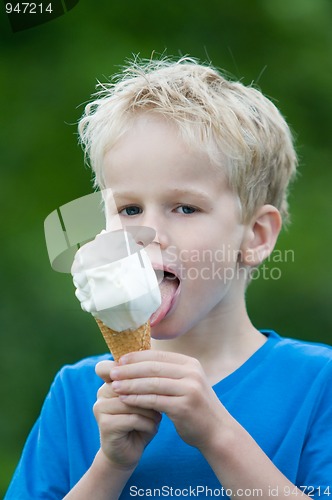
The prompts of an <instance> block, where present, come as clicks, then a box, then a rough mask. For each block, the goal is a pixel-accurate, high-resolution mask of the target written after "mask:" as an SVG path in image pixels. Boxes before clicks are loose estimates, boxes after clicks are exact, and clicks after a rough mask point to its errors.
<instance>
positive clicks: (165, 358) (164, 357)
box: [119, 349, 197, 365]
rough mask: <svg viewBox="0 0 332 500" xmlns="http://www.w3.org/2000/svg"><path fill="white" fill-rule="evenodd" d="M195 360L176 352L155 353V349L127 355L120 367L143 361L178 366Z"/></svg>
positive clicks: (122, 358)
mask: <svg viewBox="0 0 332 500" xmlns="http://www.w3.org/2000/svg"><path fill="white" fill-rule="evenodd" d="M194 359H195V358H190V357H189V356H185V355H184V354H179V353H176V352H165V351H155V350H153V349H148V350H146V351H137V352H130V353H128V354H125V355H124V356H122V357H121V358H120V360H119V365H128V364H131V363H140V362H142V361H157V362H159V363H174V364H178V365H185V364H187V363H188V361H190V360H194ZM196 361H197V360H196Z"/></svg>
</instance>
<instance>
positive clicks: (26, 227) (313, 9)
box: [0, 0, 332, 494]
mask: <svg viewBox="0 0 332 500" xmlns="http://www.w3.org/2000/svg"><path fill="white" fill-rule="evenodd" d="M331 23H332V3H331V2H330V1H329V0H293V1H292V2H289V1H288V0H278V1H273V0H272V1H271V0H252V1H250V2H248V1H247V0H238V1H236V2H231V1H230V0H207V1H206V2H204V3H203V4H202V3H201V2H198V1H196V0H191V1H190V2H189V0H183V1H182V2H175V1H174V0H169V1H168V2H158V3H156V2H151V1H149V0H141V1H140V2H137V1H134V0H128V1H127V2H126V3H123V2H112V3H110V2H108V1H107V0H98V2H92V1H83V0H81V2H79V3H78V5H77V6H76V7H75V8H73V9H72V10H71V11H70V12H68V13H67V14H66V15H65V16H62V17H59V18H57V19H55V20H54V21H52V22H49V23H47V24H43V25H40V26H37V27H35V28H31V29H29V30H25V31H20V32H17V33H12V32H11V30H10V26H9V23H8V20H7V19H6V18H5V15H4V14H3V16H2V17H1V35H0V40H1V49H0V50H1V60H2V63H1V73H2V78H1V82H0V89H1V93H0V95H1V117H2V127H1V130H2V133H1V136H0V141H1V158H2V161H1V167H0V168H1V203H2V207H3V208H2V217H1V224H2V230H1V233H2V235H3V236H2V245H1V257H2V263H3V265H2V283H3V295H2V300H1V306H0V307H1V323H2V328H1V334H0V335H1V336H0V342H1V346H0V347H1V348H0V367H1V368H0V369H1V375H2V376H1V392H0V397H1V401H2V411H1V417H0V418H1V426H0V429H1V430H0V432H1V436H0V440H1V443H2V452H1V455H0V461H1V464H0V470H1V476H0V479H1V482H0V494H1V493H4V490H5V489H6V486H7V484H8V482H9V479H10V476H11V474H12V472H13V469H14V466H15V464H16V462H17V460H18V458H19V455H20V451H21V448H22V445H23V443H24V440H25V438H26V435H27V432H28V431H29V429H30V428H31V425H32V423H33V422H34V420H35V418H36V417H37V415H38V412H39V409H40V405H41V403H42V400H43V399H44V397H45V394H46V392H47V390H48V387H49V385H50V383H51V381H52V378H53V377H54V375H55V373H56V371H57V370H58V369H59V368H60V367H61V366H62V365H63V364H65V363H71V362H74V361H76V360H78V359H80V358H81V357H83V356H88V355H92V354H95V353H96V352H102V351H103V350H104V345H103V341H102V339H101V338H100V336H99V335H97V333H96V334H95V333H94V332H97V330H96V326H95V325H94V322H93V321H92V320H91V319H90V318H88V317H87V315H84V314H83V313H81V310H80V307H79V305H78V303H77V301H76V299H75V297H74V294H73V286H72V284H71V280H70V277H68V276H66V275H60V274H57V273H55V272H53V271H52V270H51V268H50V265H49V262H48V257H47V253H46V248H45V243H44V236H43V221H44V219H45V217H46V216H47V215H48V214H49V213H50V212H51V211H53V210H54V209H55V208H56V207H58V206H60V205H62V204H64V203H66V202H68V201H71V200H73V199H75V198H78V197H80V196H83V195H85V194H87V193H89V192H91V176H90V172H89V171H88V170H87V169H86V168H84V166H83V156H82V153H81V151H80V149H79V147H78V146H77V139H76V129H75V122H76V121H77V119H78V117H79V116H80V114H81V112H82V106H80V107H77V106H78V105H79V104H80V103H83V102H84V101H86V100H87V99H88V97H89V95H90V94H91V92H93V90H94V86H95V83H96V80H97V79H98V80H101V81H102V80H105V78H107V77H108V76H109V75H111V74H112V73H113V72H114V71H117V70H118V66H119V65H121V64H123V62H124V60H125V59H126V58H127V57H130V56H131V55H132V54H137V53H140V55H141V56H142V57H150V55H151V54H152V53H153V51H156V52H157V53H163V52H165V51H166V53H167V54H170V55H172V54H175V55H177V54H180V53H181V54H189V55H192V56H195V57H198V58H200V59H202V60H211V61H212V63H213V64H215V65H217V66H219V67H222V68H225V70H227V72H229V73H231V74H233V75H234V76H235V77H236V78H240V79H242V80H243V81H244V82H245V83H251V82H253V83H254V84H256V85H259V86H260V87H261V88H262V89H263V91H264V93H265V94H266V95H268V96H272V98H273V99H275V101H276V102H277V105H278V106H279V107H280V109H281V111H282V112H283V114H284V115H285V116H286V117H287V119H288V121H289V123H290V124H291V125H292V127H293V129H294V131H295V133H296V136H297V145H298V151H299V155H300V160H301V162H300V163H301V168H300V175H299V177H298V180H297V183H296V185H295V186H294V188H293V191H292V195H291V211H292V214H293V216H292V219H293V223H292V225H291V227H290V229H289V231H287V232H285V233H283V235H282V237H281V238H280V242H279V246H278V248H279V249H281V250H282V251H285V250H287V249H292V250H293V251H294V259H293V260H291V261H288V262H282V263H278V264H276V263H274V262H270V263H269V266H270V268H273V267H274V266H275V265H277V266H278V267H279V268H280V270H281V277H280V279H272V278H270V279H268V280H264V279H263V280H262V279H261V280H257V282H256V281H255V282H254V283H252V284H251V285H250V287H249V290H248V308H249V312H250V314H251V316H252V318H253V321H254V323H255V324H256V326H257V327H259V328H264V327H268V328H274V329H276V330H277V331H279V332H280V333H281V334H283V335H286V336H287V335H289V336H292V337H298V338H303V339H307V340H312V341H319V342H326V343H332V331H331V315H330V310H329V309H330V299H331V284H330V278H331V263H330V262H331V260H330V258H329V250H330V248H331V243H332V235H331V234H332V233H331V184H332V170H331V168H330V163H331V153H332V151H331V141H330V137H331V132H332V131H331V123H332V122H331V119H330V118H331V115H332V93H331V88H332V57H331V55H332V30H331Z"/></svg>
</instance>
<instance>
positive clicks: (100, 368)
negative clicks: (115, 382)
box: [95, 361, 116, 384]
mask: <svg viewBox="0 0 332 500" xmlns="http://www.w3.org/2000/svg"><path fill="white" fill-rule="evenodd" d="M115 364H116V363H115V361H100V362H99V363H97V364H96V367H95V372H96V374H97V375H98V377H100V378H101V379H102V380H103V381H104V382H105V383H106V384H108V383H110V382H112V379H111V375H110V374H111V369H112V368H113V367H114V365H115Z"/></svg>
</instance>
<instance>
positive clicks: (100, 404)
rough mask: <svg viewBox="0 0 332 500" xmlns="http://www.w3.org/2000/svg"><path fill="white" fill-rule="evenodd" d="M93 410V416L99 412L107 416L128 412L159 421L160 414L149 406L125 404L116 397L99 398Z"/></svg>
mask: <svg viewBox="0 0 332 500" xmlns="http://www.w3.org/2000/svg"><path fill="white" fill-rule="evenodd" d="M93 411H94V414H95V416H97V415H100V414H105V415H108V416H110V415H111V416H114V415H129V414H134V413H135V414H137V415H141V416H142V417H145V418H149V419H150V420H153V421H154V422H160V420H161V414H160V412H157V411H155V410H153V409H150V408H139V407H137V408H136V407H135V406H134V405H130V406H128V405H126V404H125V403H124V402H123V401H121V400H120V399H119V398H118V397H117V398H113V399H105V398H101V399H98V400H97V401H96V403H95V404H94V406H93Z"/></svg>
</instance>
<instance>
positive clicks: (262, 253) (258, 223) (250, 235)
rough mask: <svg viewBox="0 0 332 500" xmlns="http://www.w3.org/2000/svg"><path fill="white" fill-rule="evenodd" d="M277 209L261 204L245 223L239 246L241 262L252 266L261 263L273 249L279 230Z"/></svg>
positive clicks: (280, 221) (279, 218) (279, 221)
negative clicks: (245, 226) (247, 222)
mask: <svg viewBox="0 0 332 500" xmlns="http://www.w3.org/2000/svg"><path fill="white" fill-rule="evenodd" d="M281 225H282V220H281V215H280V213H279V210H278V209H277V208H276V207H274V206H272V205H263V206H262V207H261V208H260V209H259V210H258V211H257V212H256V214H255V215H254V217H253V218H252V220H251V222H250V223H249V224H248V225H247V228H246V231H245V235H244V238H243V241H242V246H241V259H240V260H241V262H242V263H243V264H245V265H247V266H250V267H254V266H258V265H259V264H261V263H262V262H263V261H264V260H265V259H266V258H267V257H268V256H269V255H270V254H271V253H272V251H273V249H274V246H275V244H276V241H277V238H278V235H279V233H280V230H281Z"/></svg>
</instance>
